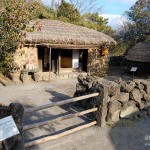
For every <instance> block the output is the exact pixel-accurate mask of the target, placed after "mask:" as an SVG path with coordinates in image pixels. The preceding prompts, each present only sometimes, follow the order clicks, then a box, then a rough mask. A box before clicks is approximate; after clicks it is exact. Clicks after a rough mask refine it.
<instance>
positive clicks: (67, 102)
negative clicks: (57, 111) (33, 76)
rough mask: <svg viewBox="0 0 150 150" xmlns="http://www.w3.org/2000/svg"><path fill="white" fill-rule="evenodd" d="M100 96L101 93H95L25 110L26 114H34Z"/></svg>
mask: <svg viewBox="0 0 150 150" xmlns="http://www.w3.org/2000/svg"><path fill="white" fill-rule="evenodd" d="M98 95H99V93H93V94H89V95H84V96H80V97H76V98H70V99H67V100H64V101H60V102H55V103H50V104H45V105H42V106H37V107H33V108H28V109H27V110H25V113H31V112H34V111H39V110H42V109H46V108H50V107H54V106H61V105H64V104H69V103H72V102H77V101H81V100H83V99H88V98H91V97H96V96H98Z"/></svg>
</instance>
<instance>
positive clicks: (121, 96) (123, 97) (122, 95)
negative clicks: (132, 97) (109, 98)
mask: <svg viewBox="0 0 150 150" xmlns="http://www.w3.org/2000/svg"><path fill="white" fill-rule="evenodd" d="M116 99H117V100H118V101H119V102H122V103H123V102H128V101H129V93H124V92H120V94H118V95H116Z"/></svg>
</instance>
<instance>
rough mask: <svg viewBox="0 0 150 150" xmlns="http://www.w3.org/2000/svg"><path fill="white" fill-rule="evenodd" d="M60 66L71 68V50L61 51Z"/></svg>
mask: <svg viewBox="0 0 150 150" xmlns="http://www.w3.org/2000/svg"><path fill="white" fill-rule="evenodd" d="M61 68H72V50H62V51H61Z"/></svg>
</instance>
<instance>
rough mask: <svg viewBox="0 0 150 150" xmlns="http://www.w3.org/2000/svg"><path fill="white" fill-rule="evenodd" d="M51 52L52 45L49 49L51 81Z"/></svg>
mask: <svg viewBox="0 0 150 150" xmlns="http://www.w3.org/2000/svg"><path fill="white" fill-rule="evenodd" d="M51 53H52V50H51V47H50V49H49V81H50V72H51Z"/></svg>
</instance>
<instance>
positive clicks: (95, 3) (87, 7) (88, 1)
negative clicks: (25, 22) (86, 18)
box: [50, 0, 102, 14]
mask: <svg viewBox="0 0 150 150" xmlns="http://www.w3.org/2000/svg"><path fill="white" fill-rule="evenodd" d="M63 1H64V0H63ZM66 2H69V3H70V4H73V5H74V6H75V7H76V8H77V9H78V11H79V12H80V13H81V14H85V13H90V12H100V11H101V10H102V6H100V4H99V0H66ZM50 3H51V7H53V8H54V9H57V8H58V6H59V5H60V4H61V3H62V0H50Z"/></svg>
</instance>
